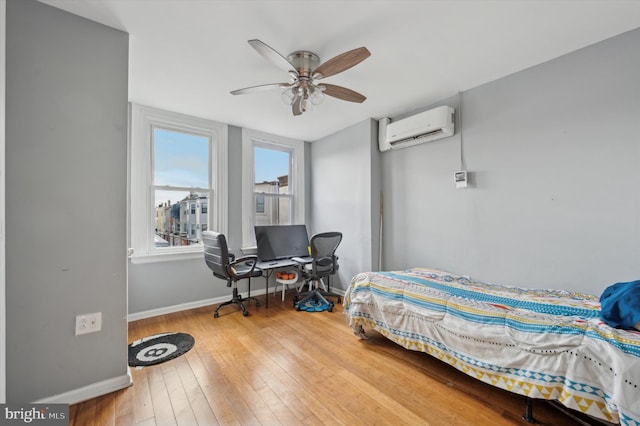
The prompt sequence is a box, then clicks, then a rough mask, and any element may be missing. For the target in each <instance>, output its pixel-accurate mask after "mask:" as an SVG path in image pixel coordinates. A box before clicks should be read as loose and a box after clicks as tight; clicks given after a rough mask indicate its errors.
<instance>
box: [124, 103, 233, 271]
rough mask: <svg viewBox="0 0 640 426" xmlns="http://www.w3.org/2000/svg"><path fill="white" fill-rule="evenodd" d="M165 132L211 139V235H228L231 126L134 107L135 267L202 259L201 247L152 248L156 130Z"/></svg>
mask: <svg viewBox="0 0 640 426" xmlns="http://www.w3.org/2000/svg"><path fill="white" fill-rule="evenodd" d="M153 127H165V128H170V129H175V130H179V131H180V130H181V131H184V132H186V133H196V134H201V135H206V136H208V137H209V138H210V139H211V149H210V152H209V155H210V158H209V163H210V165H211V170H210V179H211V183H210V187H211V189H212V190H213V193H214V196H213V199H212V200H210V201H209V206H208V209H209V212H211V213H213V214H210V215H209V224H208V229H215V230H216V231H218V232H222V233H226V232H227V210H228V209H227V206H228V191H227V187H228V185H227V176H228V166H227V164H228V132H229V130H228V126H227V125H226V124H223V123H218V122H215V121H211V120H205V119H202V118H196V117H190V116H187V115H183V114H178V113H175V112H171V111H165V110H161V109H157V108H153V107H149V106H145V105H139V104H135V103H132V104H131V128H130V137H129V153H130V162H129V168H130V170H129V175H130V199H129V206H130V209H129V220H130V228H131V237H130V238H131V240H130V247H131V249H130V250H129V252H130V258H131V262H132V263H152V262H163V261H171V260H185V259H195V258H200V257H202V253H203V248H202V246H200V245H198V246H188V247H182V248H162V249H157V248H155V247H154V245H153V244H152V242H153V233H154V232H153V227H154V216H155V215H154V214H153V212H154V199H153V196H152V187H153V178H152V172H153V169H152V162H153V158H152V146H151V143H152V142H151V141H152V135H151V132H152V129H153Z"/></svg>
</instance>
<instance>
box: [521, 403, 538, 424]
mask: <svg viewBox="0 0 640 426" xmlns="http://www.w3.org/2000/svg"><path fill="white" fill-rule="evenodd" d="M525 404H526V405H525V408H524V416H522V419H523V420H524V421H525V422H527V423H537V422H536V419H534V418H533V400H532V399H531V398H529V397H527V399H526V400H525Z"/></svg>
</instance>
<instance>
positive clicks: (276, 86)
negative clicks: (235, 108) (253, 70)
mask: <svg viewBox="0 0 640 426" xmlns="http://www.w3.org/2000/svg"><path fill="white" fill-rule="evenodd" d="M291 86H292V84H289V83H272V84H261V85H259V86H251V87H245V88H243V89H238V90H233V91H232V92H231V94H232V95H245V94H247V93H256V92H264V91H266V90H272V89H286V88H287V87H291Z"/></svg>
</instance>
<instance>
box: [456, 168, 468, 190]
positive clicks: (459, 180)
mask: <svg viewBox="0 0 640 426" xmlns="http://www.w3.org/2000/svg"><path fill="white" fill-rule="evenodd" d="M454 179H455V181H456V188H466V187H467V171H466V170H460V171H459V172H455V173H454Z"/></svg>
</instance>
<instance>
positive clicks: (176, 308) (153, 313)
mask: <svg viewBox="0 0 640 426" xmlns="http://www.w3.org/2000/svg"><path fill="white" fill-rule="evenodd" d="M269 290H270V291H271V292H273V287H271V288H269ZM331 291H332V292H333V293H336V294H339V295H341V296H344V290H343V289H341V288H338V289H333V288H332V289H331ZM264 292H265V289H260V290H255V291H252V292H251V294H252V295H254V296H260V295H263V294H264ZM240 295H241V296H243V297H246V296H247V293H246V292H245V293H240ZM227 300H229V296H228V295H227V296H220V297H214V298H212V299H203V300H196V301H195V302H188V303H180V304H178V305H171V306H165V307H162V308H157V309H150V310H148V311H142V312H136V313H133V314H129V315H127V320H128V321H129V322H131V321H137V320H141V319H145V318H152V317H157V316H159V315H165V314H172V313H174V312H180V311H186V310H189V309H195V308H201V307H203V306H209V305H217V304H218V303H222V302H226V301H227Z"/></svg>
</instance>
